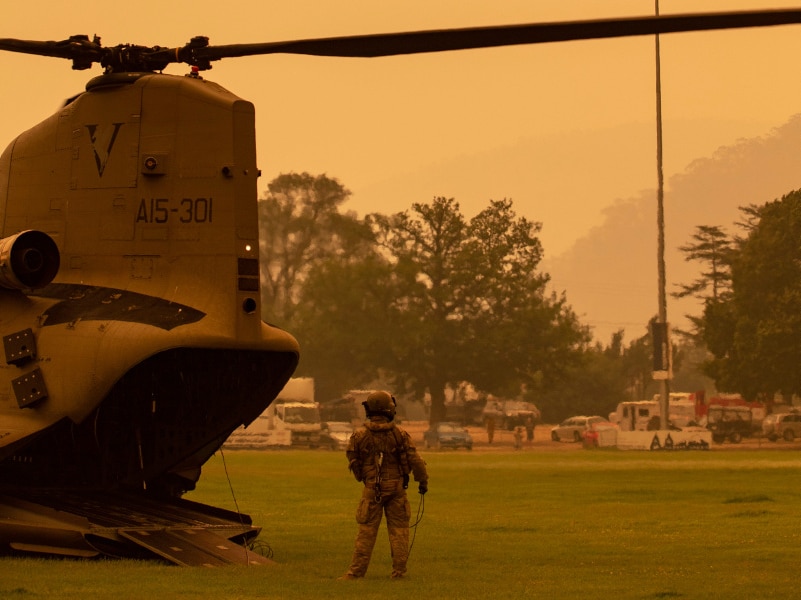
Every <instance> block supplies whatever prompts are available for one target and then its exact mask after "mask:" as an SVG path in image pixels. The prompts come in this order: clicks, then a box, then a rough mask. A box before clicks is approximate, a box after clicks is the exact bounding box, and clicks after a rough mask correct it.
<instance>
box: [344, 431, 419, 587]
mask: <svg viewBox="0 0 801 600" xmlns="http://www.w3.org/2000/svg"><path fill="white" fill-rule="evenodd" d="M346 455H347V457H348V461H349V468H350V470H351V471H352V472H353V475H354V476H355V477H356V480H357V481H361V482H363V483H364V490H363V492H362V498H361V500H360V501H359V507H358V509H357V510H356V522H357V523H358V524H359V531H358V533H357V534H356V549H355V550H354V552H353V560H352V561H351V565H350V568H349V569H348V571H347V573H345V575H344V576H343V578H344V579H354V578H357V577H364V574H365V573H366V572H367V566H368V565H369V564H370V555H371V554H372V552H373V546H374V545H375V540H376V536H377V535H378V529H379V527H380V525H381V516H382V514H383V513H386V515H387V530H388V531H389V546H390V549H391V551H392V577H403V575H404V573H406V560H407V559H408V557H409V520H410V518H411V508H410V505H409V499H408V498H407V497H406V485H407V484H408V481H409V473H412V474H413V475H414V480H415V481H417V482H419V484H420V492H421V493H425V491H427V489H428V473H427V472H426V464H425V462H424V461H423V459H422V458H421V457H420V455H419V454H417V450H416V449H415V447H414V444H413V443H412V439H411V437H410V436H409V434H408V433H406V432H405V431H404V430H402V429H400V428H399V427H397V426H396V425H395V424H394V423H392V422H390V421H389V420H388V419H386V418H384V417H380V416H379V417H376V416H373V417H371V418H370V419H369V420H368V421H367V422H366V423H365V424H364V428H363V429H360V430H359V431H357V432H356V433H354V434H353V435H352V436H351V438H350V442H349V443H348V449H347V450H346Z"/></svg>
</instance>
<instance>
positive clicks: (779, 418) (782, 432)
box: [762, 412, 801, 442]
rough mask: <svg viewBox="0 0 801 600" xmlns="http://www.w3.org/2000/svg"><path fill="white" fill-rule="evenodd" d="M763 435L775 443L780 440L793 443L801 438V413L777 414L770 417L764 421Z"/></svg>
mask: <svg viewBox="0 0 801 600" xmlns="http://www.w3.org/2000/svg"><path fill="white" fill-rule="evenodd" d="M762 433H763V434H764V435H765V437H766V438H768V439H769V440H771V441H773V442H775V441H776V440H778V439H779V438H782V439H784V440H785V441H788V442H792V441H793V440H794V439H795V438H797V437H801V413H798V412H777V413H772V414H770V415H768V416H767V417H765V419H764V420H763V421H762Z"/></svg>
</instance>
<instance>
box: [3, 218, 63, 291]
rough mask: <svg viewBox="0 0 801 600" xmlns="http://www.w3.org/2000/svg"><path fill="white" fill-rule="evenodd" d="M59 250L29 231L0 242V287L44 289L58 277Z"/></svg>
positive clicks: (36, 232) (51, 243)
mask: <svg viewBox="0 0 801 600" xmlns="http://www.w3.org/2000/svg"><path fill="white" fill-rule="evenodd" d="M60 263H61V257H60V254H59V251H58V246H56V243H55V242H54V241H53V238H51V237H50V236H49V235H47V234H46V233H43V232H41V231H36V230H34V229H29V230H27V231H22V232H20V233H17V234H15V235H12V236H9V237H7V238H3V239H0V287H4V288H7V289H11V290H35V289H38V288H43V287H44V286H46V285H47V284H49V283H50V282H51V281H53V278H54V277H55V276H56V274H57V273H58V268H59V265H60Z"/></svg>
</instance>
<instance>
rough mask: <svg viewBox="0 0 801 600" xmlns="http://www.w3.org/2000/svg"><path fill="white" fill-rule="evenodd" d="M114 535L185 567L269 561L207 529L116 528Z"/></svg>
mask: <svg viewBox="0 0 801 600" xmlns="http://www.w3.org/2000/svg"><path fill="white" fill-rule="evenodd" d="M118 533H119V534H120V535H121V536H122V537H124V538H126V539H128V540H130V541H132V542H134V543H135V544H138V545H139V546H142V547H143V548H147V549H148V550H150V551H151V552H154V553H156V554H158V555H159V556H161V557H162V558H164V559H166V560H168V561H170V562H172V563H175V564H178V565H181V566H185V567H200V566H202V567H219V566H224V565H229V564H244V565H264V564H270V563H271V562H272V561H270V560H269V559H267V558H264V557H263V556H261V555H259V554H256V553H255V552H253V551H252V550H248V549H247V548H245V547H243V546H240V545H239V544H235V543H234V542H231V541H229V540H227V539H225V538H224V537H221V536H219V535H217V534H215V533H212V532H211V531H209V530H208V529H200V528H190V529H185V528H176V529H120V530H119V531H118Z"/></svg>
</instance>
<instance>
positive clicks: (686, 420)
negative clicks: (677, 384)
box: [609, 394, 696, 431]
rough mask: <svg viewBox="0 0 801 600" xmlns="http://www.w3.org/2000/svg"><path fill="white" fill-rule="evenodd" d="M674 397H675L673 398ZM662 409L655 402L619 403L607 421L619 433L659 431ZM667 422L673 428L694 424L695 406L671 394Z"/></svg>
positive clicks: (677, 395) (693, 403)
mask: <svg viewBox="0 0 801 600" xmlns="http://www.w3.org/2000/svg"><path fill="white" fill-rule="evenodd" d="M674 396H676V397H674ZM661 414H662V409H661V405H660V401H659V400H658V399H657V400H635V401H627V402H621V403H620V404H618V405H617V409H616V410H615V411H614V412H612V413H610V414H609V420H610V421H612V422H613V423H616V424H617V425H618V426H619V427H620V431H649V430H651V429H659V423H660V415H661ZM668 421H669V422H670V424H671V425H672V426H674V427H686V426H688V425H692V424H694V423H696V405H695V402H694V401H692V400H687V399H685V398H683V394H682V395H679V394H675V395H674V394H671V397H670V400H669V406H668Z"/></svg>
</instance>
